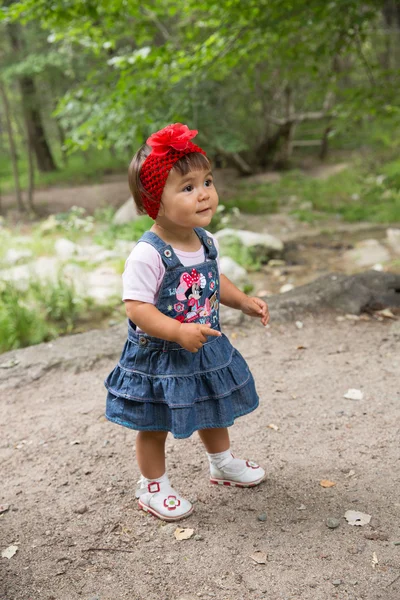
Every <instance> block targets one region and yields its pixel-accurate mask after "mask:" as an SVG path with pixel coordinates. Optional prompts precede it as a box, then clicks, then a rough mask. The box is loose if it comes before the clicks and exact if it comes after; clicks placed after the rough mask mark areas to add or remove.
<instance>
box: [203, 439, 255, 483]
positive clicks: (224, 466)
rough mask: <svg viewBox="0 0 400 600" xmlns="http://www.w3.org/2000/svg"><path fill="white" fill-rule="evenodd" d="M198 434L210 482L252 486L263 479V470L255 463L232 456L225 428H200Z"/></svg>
mask: <svg viewBox="0 0 400 600" xmlns="http://www.w3.org/2000/svg"><path fill="white" fill-rule="evenodd" d="M199 436H200V439H201V441H202V442H203V444H204V446H205V448H206V451H207V457H208V460H209V462H210V473H211V478H210V481H211V483H219V484H221V485H233V486H238V487H252V486H254V485H258V484H259V483H261V481H262V480H263V479H264V477H265V471H264V469H262V468H261V467H259V466H258V465H257V464H256V463H254V462H251V461H249V460H242V459H240V458H235V457H234V456H233V454H232V452H231V451H230V442H229V433H228V429H227V428H214V429H202V430H200V431H199Z"/></svg>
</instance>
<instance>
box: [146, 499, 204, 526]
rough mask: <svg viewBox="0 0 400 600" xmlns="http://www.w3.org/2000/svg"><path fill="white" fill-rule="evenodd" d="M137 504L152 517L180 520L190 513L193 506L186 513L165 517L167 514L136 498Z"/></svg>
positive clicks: (164, 519)
mask: <svg viewBox="0 0 400 600" xmlns="http://www.w3.org/2000/svg"><path fill="white" fill-rule="evenodd" d="M138 504H139V508H141V509H142V510H144V512H148V513H150V514H151V515H153V516H154V517H157V519H161V520H162V521H180V520H181V519H186V517H188V516H189V515H191V514H192V512H193V506H192V508H191V509H190V510H188V512H187V513H185V514H184V515H181V516H180V517H167V516H164V515H162V514H161V513H158V512H157V511H156V510H154V508H150V506H147V505H146V504H143V503H142V502H140V500H138Z"/></svg>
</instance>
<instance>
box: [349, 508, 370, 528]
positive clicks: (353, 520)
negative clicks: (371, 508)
mask: <svg viewBox="0 0 400 600" xmlns="http://www.w3.org/2000/svg"><path fill="white" fill-rule="evenodd" d="M344 518H345V519H346V521H347V522H348V524H349V525H358V526H362V525H368V523H369V522H370V520H371V515H367V514H366V513H362V512H359V511H358V510H348V511H346V512H345V514H344Z"/></svg>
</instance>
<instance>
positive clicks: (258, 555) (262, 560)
mask: <svg viewBox="0 0 400 600" xmlns="http://www.w3.org/2000/svg"><path fill="white" fill-rule="evenodd" d="M250 558H251V559H252V560H254V562H256V563H257V564H259V565H265V564H266V562H267V554H266V552H261V550H256V551H255V552H253V554H251V555H250Z"/></svg>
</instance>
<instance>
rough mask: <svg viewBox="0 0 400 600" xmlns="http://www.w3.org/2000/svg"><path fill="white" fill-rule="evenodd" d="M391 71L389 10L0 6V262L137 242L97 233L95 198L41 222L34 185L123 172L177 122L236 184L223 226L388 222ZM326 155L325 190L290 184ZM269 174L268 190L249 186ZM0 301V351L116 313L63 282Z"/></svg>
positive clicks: (391, 214) (382, 5)
mask: <svg viewBox="0 0 400 600" xmlns="http://www.w3.org/2000/svg"><path fill="white" fill-rule="evenodd" d="M399 67H400V2H399V1H398V0H385V1H378V0H365V1H357V0H340V1H332V2H323V3H321V2H318V1H316V0H311V1H310V0H307V1H306V0H297V1H296V2H291V1H278V0H249V1H246V2H242V1H239V0H220V1H219V2H215V1H213V0H205V1H201V0H200V1H199V0H196V2H195V1H194V0H186V1H185V2H184V3H183V2H182V3H176V2H173V1H171V0H155V1H153V2H138V1H135V0H114V1H112V2H109V1H105V0H99V1H96V2H92V1H90V0H89V1H85V2H80V1H77V0H54V1H52V2H51V3H50V2H47V1H46V0H23V1H20V2H18V1H10V0H5V1H3V3H2V6H1V10H0V214H2V215H3V217H2V219H3V220H2V226H1V228H0V235H1V242H2V244H1V250H0V260H1V261H2V262H3V263H4V264H2V265H0V266H2V267H5V266H6V263H7V261H6V257H7V256H8V258H9V257H10V254H7V253H8V252H9V250H10V248H14V249H18V248H19V249H21V248H25V250H26V248H28V250H29V252H32V251H33V253H34V255H35V256H39V255H43V254H46V253H49V252H51V251H52V249H53V247H54V239H55V237H54V236H55V235H56V233H57V231H56V230H57V229H58V232H59V231H62V232H63V233H64V234H65V232H66V231H67V232H68V238H69V239H70V240H73V241H74V242H76V241H77V240H78V239H80V237H79V236H81V235H85V234H88V232H89V231H92V232H93V235H94V238H95V241H96V243H100V244H103V245H105V247H108V248H111V247H112V246H113V244H115V242H116V240H121V239H125V240H132V239H137V237H138V236H139V235H140V233H141V231H142V230H143V229H145V228H147V226H148V221H147V220H146V219H145V220H144V221H143V220H142V221H140V222H139V223H138V222H135V223H133V224H131V225H119V226H118V225H115V224H113V223H112V217H113V213H114V212H115V208H116V206H115V204H113V203H112V202H110V203H109V204H108V205H107V204H104V203H103V204H102V203H101V202H99V205H98V206H97V207H94V208H93V210H91V211H89V213H90V214H88V213H87V212H85V211H84V210H83V209H82V208H81V207H79V201H78V202H76V200H75V201H74V202H71V205H72V204H77V205H78V207H77V208H72V210H71V206H69V207H68V210H66V211H65V212H63V213H62V214H57V215H56V218H55V219H54V218H53V221H52V223H53V225H54V228H53V229H51V227H49V226H48V227H47V229H46V228H43V218H44V217H48V215H49V214H52V213H53V212H54V211H53V210H52V205H51V202H50V203H49V204H48V205H46V204H45V203H43V202H37V201H36V198H37V190H41V189H43V188H45V187H49V186H64V188H65V187H66V186H69V185H70V186H72V185H74V186H76V185H77V184H79V183H85V184H87V183H96V184H98V183H101V182H102V181H106V178H107V177H109V176H110V175H112V174H114V173H115V174H120V173H123V174H124V177H125V172H126V166H127V164H128V163H129V160H130V158H131V156H132V154H133V152H134V151H135V149H136V148H137V147H138V145H139V144H141V143H142V142H143V141H144V140H145V139H146V138H147V136H148V135H149V134H150V133H151V132H152V131H154V130H156V129H158V128H160V127H163V126H165V125H166V124H168V123H170V122H177V121H180V122H184V123H188V124H189V125H190V127H191V128H196V129H198V130H199V135H198V138H197V139H198V142H199V144H200V145H201V146H203V147H205V148H206V149H207V152H208V153H209V154H210V156H211V157H212V158H213V161H214V164H215V165H216V166H217V167H222V168H230V169H235V171H236V172H237V173H238V174H240V176H242V179H241V180H238V183H237V190H236V191H235V190H232V189H231V190H230V191H229V192H228V194H226V196H224V198H223V202H222V204H223V206H224V207H225V216H226V215H227V214H228V212H229V211H233V210H234V209H240V210H241V211H243V213H247V214H249V213H253V214H259V215H267V214H271V213H277V212H279V211H280V210H282V209H283V208H284V207H285V206H286V207H287V206H288V205H290V214H291V215H293V216H294V217H295V218H296V219H298V221H299V222H310V223H315V222H318V221H319V220H323V219H324V218H326V217H333V218H335V219H336V220H337V221H343V222H358V221H368V222H378V223H385V224H392V223H396V222H398V221H400V159H399V158H398V151H399V145H400V135H399V134H400V101H399V95H398V89H399V82H400V78H399ZM338 161H346V163H347V164H351V168H347V169H345V170H344V171H343V172H340V173H338V174H337V175H336V176H335V177H334V178H331V179H329V180H328V181H310V179H309V178H308V177H306V176H305V174H304V166H307V165H309V164H319V163H321V162H324V163H325V164H330V163H337V162H338ZM269 171H274V172H276V171H279V172H280V177H279V180H277V181H275V182H273V183H269V184H268V185H266V184H265V182H263V181H260V180H255V179H254V178H253V179H252V176H254V175H256V174H259V173H265V172H269ZM235 185H236V183H235ZM51 189H53V188H51ZM54 189H56V188H54ZM35 190H36V191H35ZM54 195H56V192H55V191H54ZM220 218H221V217H220ZM260 220H262V218H261V217H260ZM215 228H216V229H217V228H218V222H217V223H216V225H215ZM44 230H45V234H44ZM96 235H97V237H96ZM16 236H17V239H16ZM52 236H53V237H52ZM27 237H29V238H30V241H29V243H28V242H27ZM24 240H25V241H24ZM15 244H17V246H15ZM52 244H53V246H52ZM237 254H238V252H237V249H236V255H235V256H237ZM26 256H28V255H26ZM241 258H242V262H243V255H242V254H241ZM18 261H19V263H21V262H22V263H23V262H24V256H23V255H19V258H18ZM246 261H247V264H246V265H245V266H247V267H249V266H250V268H251V267H253V268H256V267H257V265H255V264H251V257H250V258H248V257H245V260H244V262H246ZM239 262H240V261H239ZM122 264H123V263H122V261H121V260H119V262H118V268H119V269H120V270H121V268H122ZM44 287H45V288H46V289H45V290H44ZM0 293H1V294H2V309H0V330H1V339H2V342H0V349H1V350H8V349H11V348H15V347H19V346H24V345H27V344H30V343H34V342H37V341H42V340H45V339H50V338H51V337H52V336H53V335H55V334H56V332H60V331H61V332H68V331H75V330H79V326H81V325H82V323H80V324H79V319H81V316H82V312H83V311H84V312H85V314H86V315H88V314H90V315H91V316H90V319H94V320H95V322H99V319H100V318H102V316H101V315H100V317H99V314H98V311H99V310H100V311H102V315H103V316H104V315H107V318H109V317H110V314H112V312H113V311H115V303H114V305H113V306H112V307H111V308H110V306H108V307H105V306H102V307H100V308H99V307H97V308H95V307H94V306H93V305H90V302H89V301H88V300H87V299H82V298H81V299H80V300H79V301H78V300H77V297H76V294H75V291H74V289H73V286H72V284H69V283H68V281H67V280H66V278H65V277H64V276H60V277H59V278H58V280H57V281H56V282H55V283H53V284H52V285H51V286H50V285H46V286H43V285H42V284H39V283H38V282H33V283H32V285H31V286H30V288H29V290H26V291H25V292H24V294H26V298H25V299H24V298H23V299H22V302H20V301H18V302H16V298H17V297H19V296H20V292H18V290H16V289H15V286H13V285H11V284H9V283H6V284H4V282H3V284H2V287H1V291H0ZM28 297H29V302H36V304H37V306H40V307H41V308H40V310H37V311H35V312H36V314H35V316H33V315H32V311H31V310H26V306H25V304H27V303H28ZM24 303H25V304H24ZM17 305H18V306H17ZM44 307H45V308H44ZM96 311H97V312H96ZM33 319H34V320H33ZM38 319H39V321H38ZM77 327H78V329H77Z"/></svg>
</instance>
